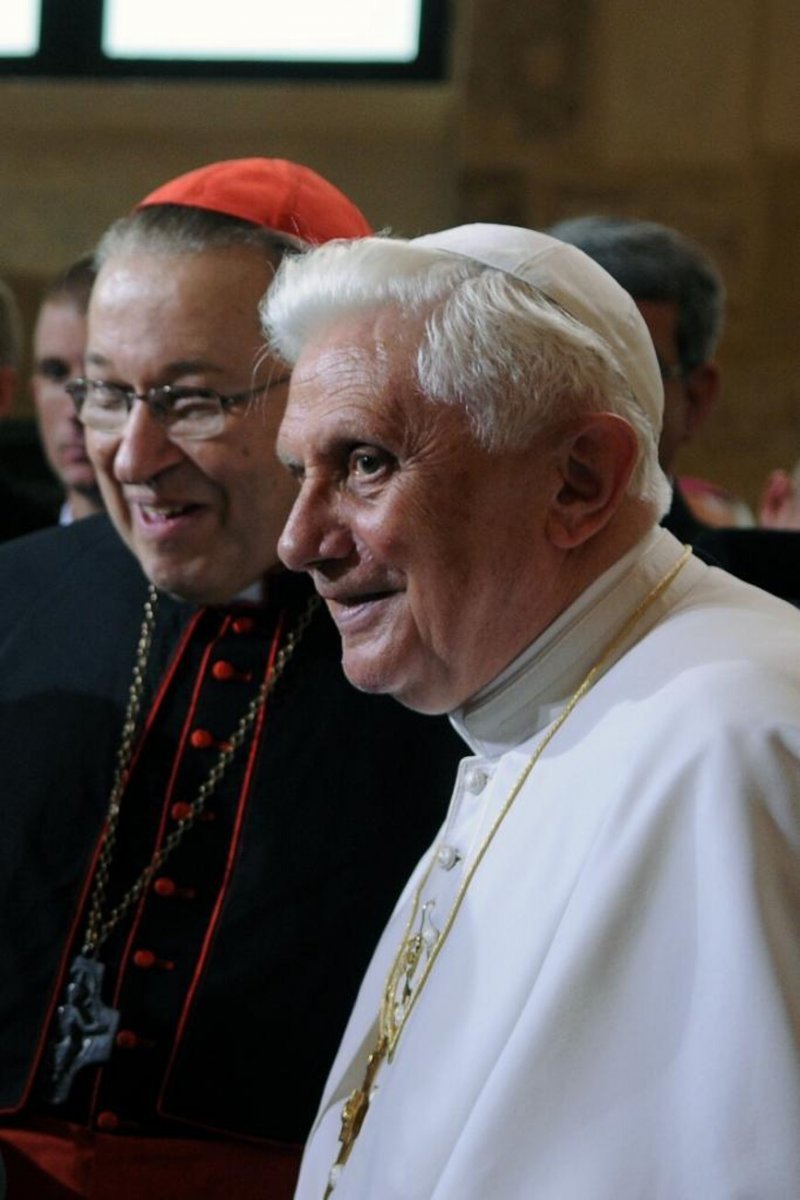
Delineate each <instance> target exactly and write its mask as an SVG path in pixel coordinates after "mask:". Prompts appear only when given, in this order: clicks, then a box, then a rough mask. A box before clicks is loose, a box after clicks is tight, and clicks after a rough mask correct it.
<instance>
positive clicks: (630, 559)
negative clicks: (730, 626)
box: [450, 528, 702, 758]
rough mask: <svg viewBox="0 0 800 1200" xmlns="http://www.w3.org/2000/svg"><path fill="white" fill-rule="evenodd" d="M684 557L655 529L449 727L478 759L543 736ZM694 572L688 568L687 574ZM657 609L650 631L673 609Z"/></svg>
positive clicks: (686, 578) (689, 578) (684, 579)
mask: <svg viewBox="0 0 800 1200" xmlns="http://www.w3.org/2000/svg"><path fill="white" fill-rule="evenodd" d="M680 554H681V545H680V543H679V542H678V541H677V539H676V538H674V537H673V536H672V534H670V533H668V532H667V531H666V530H665V529H661V528H655V529H653V530H651V531H650V532H649V533H648V534H646V535H645V537H644V538H642V540H641V541H639V542H637V544H636V545H635V546H634V547H633V548H632V549H631V550H629V551H628V553H627V554H625V555H623V557H622V558H620V559H619V560H618V561H617V562H615V563H614V564H613V566H611V567H609V569H608V570H607V571H605V572H604V573H603V574H602V575H601V576H600V577H599V579H596V580H595V582H594V583H593V584H592V585H591V587H589V588H587V589H586V591H584V592H582V593H581V595H580V596H579V597H578V599H577V600H575V601H574V602H573V603H572V604H571V605H570V606H569V608H567V609H565V611H564V612H563V613H561V615H560V616H559V617H557V618H556V620H555V621H554V622H553V623H552V625H549V626H548V628H547V629H546V630H545V631H544V632H543V633H542V634H540V636H539V637H538V638H537V639H536V640H535V641H534V642H533V643H532V644H531V645H530V646H528V647H527V649H525V650H523V651H522V653H521V654H520V655H518V656H517V658H515V659H514V661H513V662H511V663H510V664H509V665H508V666H507V667H506V668H505V669H504V670H503V671H502V672H501V673H500V674H499V675H498V676H496V677H495V679H493V680H492V682H491V683H489V684H487V685H486V687H484V688H482V689H481V691H480V692H478V693H477V694H476V695H475V696H473V697H472V698H471V699H470V700H468V701H467V703H466V704H465V705H464V706H463V707H461V708H458V709H456V710H455V711H454V712H452V713H451V714H450V721H451V723H452V725H453V727H454V728H455V730H456V731H457V732H458V733H459V734H460V736H461V737H462V738H463V739H464V741H465V742H466V743H467V745H468V746H470V748H471V749H472V750H473V752H474V753H476V754H481V755H484V756H486V757H488V758H496V757H498V756H499V755H500V754H504V753H505V752H506V751H507V750H510V749H512V748H513V747H514V746H518V745H519V744H520V743H521V742H524V741H525V740H526V739H528V738H530V737H532V736H533V735H534V734H535V733H537V732H538V731H539V730H541V729H544V728H545V727H546V726H547V725H549V724H550V722H551V721H552V720H553V719H554V718H555V717H556V716H557V715H558V713H559V711H560V710H561V708H562V707H563V705H564V704H565V703H566V700H567V698H568V697H569V696H570V695H571V694H572V692H573V691H574V690H575V688H576V687H577V686H578V684H579V682H580V680H581V679H582V678H583V676H584V675H585V674H586V672H587V670H588V669H589V667H590V666H591V664H592V662H593V660H594V659H595V658H596V657H597V650H598V647H599V646H602V645H604V644H605V643H606V642H607V641H608V640H609V638H611V637H612V636H613V635H614V633H615V631H616V630H617V629H618V628H619V627H620V626H621V625H622V624H623V623H624V621H625V618H626V617H627V616H628V614H629V613H630V611H631V609H632V608H633V607H635V605H636V604H637V603H638V602H639V601H641V600H642V599H643V598H644V596H646V595H647V593H648V591H649V590H650V589H651V588H652V587H654V586H655V584H656V583H657V581H658V580H659V579H660V578H661V577H662V576H663V574H664V572H665V571H666V570H668V569H669V567H670V565H671V563H672V562H674V561H676V560H677V559H678V558H679V557H680ZM690 567H691V568H692V569H689V568H690ZM696 568H700V569H701V570H702V564H700V563H699V561H696V560H695V561H694V562H690V563H689V564H687V568H685V569H684V570H683V571H682V572H681V577H680V579H679V581H678V585H679V589H680V594H682V593H683V592H684V591H685V590H686V589H687V588H688V587H689V586H690V585H691V583H692V582H693V581H694V580H695V578H696ZM675 595H676V592H675V589H674V588H671V589H670V595H669V598H665V599H664V600H663V601H662V602H660V603H659V604H657V605H655V606H654V608H653V610H652V612H651V613H650V620H649V623H648V624H647V625H645V626H644V627H643V628H640V629H639V630H638V632H637V635H636V636H637V637H638V636H641V634H642V633H643V632H645V631H646V629H647V628H649V627H651V626H652V625H653V624H654V623H655V622H656V621H657V620H658V618H659V617H660V615H661V614H662V613H663V611H664V605H669V606H671V604H672V603H673V602H674V599H675Z"/></svg>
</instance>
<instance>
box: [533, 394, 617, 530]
mask: <svg viewBox="0 0 800 1200" xmlns="http://www.w3.org/2000/svg"><path fill="white" fill-rule="evenodd" d="M637 457H638V443H637V440H636V434H635V433H634V431H633V429H632V427H631V426H630V425H629V424H628V422H627V421H625V420H624V419H623V418H622V417H618V416H615V415H614V414H613V413H591V414H589V415H587V416H585V417H581V418H579V419H578V420H577V421H573V422H570V424H569V425H568V427H567V429H566V430H565V431H564V432H563V435H562V436H561V437H560V439H559V443H558V449H557V458H556V463H557V470H558V474H559V481H558V485H557V490H556V491H555V492H554V495H553V498H552V500H551V502H550V507H549V511H548V515H547V524H546V529H547V534H548V537H549V539H550V541H551V543H552V545H553V546H555V547H557V548H558V549H560V550H572V549H575V548H576V547H577V546H581V545H582V544H583V543H585V542H588V541H589V539H590V538H592V537H594V535H595V534H596V533H599V532H600V531H601V530H602V529H603V528H605V526H606V525H607V524H608V523H609V521H611V519H612V518H613V517H614V515H615V514H616V512H617V510H618V509H619V507H620V505H621V503H622V501H623V499H624V497H625V492H626V489H627V487H628V483H629V482H630V478H631V475H632V474H633V471H634V468H635V466H636V460H637Z"/></svg>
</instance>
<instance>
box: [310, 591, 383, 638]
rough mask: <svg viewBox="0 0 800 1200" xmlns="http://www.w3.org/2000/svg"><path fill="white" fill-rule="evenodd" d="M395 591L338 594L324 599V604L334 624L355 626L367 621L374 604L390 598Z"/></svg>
mask: <svg viewBox="0 0 800 1200" xmlns="http://www.w3.org/2000/svg"><path fill="white" fill-rule="evenodd" d="M396 595H397V592H363V593H362V594H361V595H359V596H339V597H335V598H334V597H331V598H330V599H326V601H325V602H326V604H327V605H328V609H329V611H330V614H331V616H332V617H333V619H334V621H335V622H336V624H337V625H338V626H339V628H340V629H341V628H342V627H343V626H347V627H348V628H351V627H356V626H357V625H358V623H359V622H360V621H362V620H363V621H369V619H370V617H371V616H372V614H373V613H374V611H375V608H376V606H378V605H381V604H383V603H384V602H385V601H387V600H392V599H393V598H394V597H395V596H396Z"/></svg>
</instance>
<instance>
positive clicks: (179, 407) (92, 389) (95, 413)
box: [66, 375, 289, 440]
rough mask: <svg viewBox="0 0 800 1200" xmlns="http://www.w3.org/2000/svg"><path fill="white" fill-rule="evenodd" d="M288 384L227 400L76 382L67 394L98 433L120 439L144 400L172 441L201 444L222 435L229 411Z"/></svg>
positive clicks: (210, 394) (177, 389)
mask: <svg viewBox="0 0 800 1200" xmlns="http://www.w3.org/2000/svg"><path fill="white" fill-rule="evenodd" d="M288 378H289V376H288V375H283V376H281V377H280V378H279V379H272V380H270V382H269V383H263V384H261V386H260V387H255V388H250V389H249V390H248V391H246V392H237V393H236V394H235V395H233V396H223V395H221V394H220V393H219V392H217V391H215V390H214V389H213V388H205V387H193V386H191V385H189V386H186V387H181V386H174V387H173V386H172V385H171V384H164V385H163V386H162V387H153V388H148V390H147V391H146V392H135V391H134V390H133V388H128V387H123V386H122V384H120V383H108V382H106V380H105V379H72V380H71V381H70V382H69V383H68V384H67V385H66V390H67V391H68V392H69V394H70V396H71V397H72V399H73V402H74V404H75V408H76V409H77V412H78V418H79V420H80V422H81V424H83V425H85V426H86V427H87V428H88V429H94V430H96V431H97V432H98V433H121V432H122V430H123V429H124V428H125V426H126V425H127V423H128V417H129V416H130V412H131V409H132V408H133V402H134V400H141V401H142V403H143V404H146V405H147V407H148V408H149V410H150V412H151V413H152V414H153V416H154V417H155V418H156V420H157V421H158V422H159V423H160V424H161V425H163V426H164V427H165V428H166V429H167V431H168V432H169V434H170V436H171V437H175V438H187V439H190V440H192V439H195V440H201V439H203V438H213V437H216V436H217V435H218V434H220V433H222V431H223V429H224V428H225V421H226V417H227V414H228V412H229V410H230V409H232V408H235V407H236V405H238V404H244V403H246V402H247V401H248V400H252V399H253V397H254V396H258V395H261V394H262V393H263V392H266V391H269V390H270V389H271V388H273V387H277V386H278V384H281V383H286V381H287V379H288Z"/></svg>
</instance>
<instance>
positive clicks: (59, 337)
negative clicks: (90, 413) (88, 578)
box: [31, 255, 103, 525]
mask: <svg viewBox="0 0 800 1200" xmlns="http://www.w3.org/2000/svg"><path fill="white" fill-rule="evenodd" d="M95 273H96V272H95V268H94V265H93V262H92V256H91V255H86V256H85V257H84V258H80V259H78V261H77V262H74V263H72V264H71V265H70V266H69V267H67V268H66V269H65V270H64V271H62V272H61V273H60V274H59V275H57V276H56V278H55V279H54V280H53V281H52V283H51V284H50V285H49V286H48V287H47V289H46V290H45V293H44V296H43V298H42V302H41V306H40V308H39V313H38V316H37V318H36V326H35V328H34V333H33V357H34V369H33V375H32V377H31V393H32V395H33V402H34V405H35V407H36V420H37V424H38V427H39V436H40V438H41V443H42V449H43V451H44V454H45V457H46V459H47V462H48V464H49V466H50V469H51V471H52V472H53V474H54V475H55V476H56V478H57V479H58V481H59V483H60V484H61V487H62V488H63V491H64V502H63V504H62V506H61V511H60V513H59V518H58V519H59V522H60V523H61V524H62V525H68V524H69V523H70V521H74V520H76V519H78V518H80V517H88V516H91V515H92V513H96V512H100V511H101V510H102V508H103V502H102V499H101V497H100V491H99V489H98V486H97V481H96V479H95V473H94V467H93V466H92V464H91V463H90V462H89V458H88V456H87V454H86V444H85V440H84V436H83V426H82V425H81V423H80V421H79V420H78V414H77V412H76V411H75V405H74V403H73V400H72V397H71V396H70V395H69V393H68V392H67V391H66V388H65V384H67V383H68V382H69V380H70V379H75V378H76V377H77V376H79V375H82V374H83V355H84V350H85V347H86V310H87V308H88V307H89V296H90V295H91V291H92V284H93V283H94V278H95Z"/></svg>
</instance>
